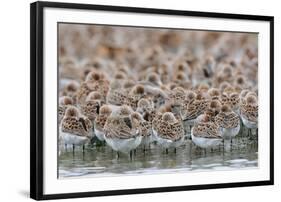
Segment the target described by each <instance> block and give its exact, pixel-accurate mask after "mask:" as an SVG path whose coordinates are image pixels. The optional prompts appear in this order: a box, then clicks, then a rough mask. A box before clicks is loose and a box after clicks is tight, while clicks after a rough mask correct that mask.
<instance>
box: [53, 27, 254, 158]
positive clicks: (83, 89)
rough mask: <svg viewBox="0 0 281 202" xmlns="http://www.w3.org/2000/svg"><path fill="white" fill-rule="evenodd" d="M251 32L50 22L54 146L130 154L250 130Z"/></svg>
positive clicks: (201, 143) (206, 143)
mask: <svg viewBox="0 0 281 202" xmlns="http://www.w3.org/2000/svg"><path fill="white" fill-rule="evenodd" d="M257 73H258V51H257V36H256V35H255V34H241V33H223V32H207V31H187V30H156V29H145V28H124V27H123V28H118V27H107V26H95V25H70V24H68V25H64V24H61V25H60V27H59V96H60V97H59V107H58V113H59V115H58V117H59V120H58V122H59V123H58V124H59V144H60V145H61V147H60V148H64V147H65V146H66V147H67V146H68V145H71V146H73V149H74V148H75V146H83V151H84V145H86V144H93V145H97V144H98V143H99V145H103V146H109V147H111V148H112V149H113V150H115V151H117V154H118V155H119V152H122V153H127V154H130V156H131V155H132V151H134V150H135V149H136V148H137V147H141V148H144V149H148V148H149V145H150V144H152V143H153V144H154V145H159V146H160V147H163V148H164V149H163V150H166V152H168V150H169V149H173V150H174V151H176V148H178V147H180V146H181V145H183V144H185V143H186V141H187V140H189V141H192V142H193V144H195V145H196V146H197V147H200V148H204V149H205V148H215V147H217V146H219V145H221V144H222V143H223V142H224V140H232V139H233V138H235V137H236V136H237V134H239V133H241V131H245V130H242V129H244V128H246V131H248V133H249V134H247V135H251V136H257V135H258V133H257V131H258V130H257V129H258V87H257V86H258V83H257V78H258V74H257Z"/></svg>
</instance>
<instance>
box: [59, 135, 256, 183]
mask: <svg viewBox="0 0 281 202" xmlns="http://www.w3.org/2000/svg"><path fill="white" fill-rule="evenodd" d="M257 166H258V147H257V141H255V140H251V139H249V138H236V139H235V140H233V142H232V145H231V146H230V143H225V144H224V145H221V146H220V147H219V148H215V149H214V150H210V149H209V150H203V149H200V148H198V147H196V146H195V145H194V144H192V143H191V142H190V140H186V143H185V145H183V146H181V147H179V148H178V149H177V150H176V151H174V150H172V149H171V150H169V151H168V153H166V151H165V150H163V149H162V148H161V147H159V146H158V145H155V144H151V146H150V149H147V150H146V151H144V150H143V148H141V147H139V148H137V150H136V152H135V154H133V157H132V159H131V158H130V157H129V155H126V154H121V155H120V156H119V157H117V153H116V152H115V151H112V149H111V148H109V147H108V146H95V145H93V146H87V147H86V148H85V152H84V153H83V150H82V148H81V147H80V148H79V147H76V148H75V150H74V151H73V149H72V148H67V149H65V148H62V150H61V154H60V156H59V177H60V178H68V177H82V176H85V177H101V176H113V175H120V174H130V175H134V174H154V173H173V172H191V171H215V170H233V169H245V168H246V169H251V168H257Z"/></svg>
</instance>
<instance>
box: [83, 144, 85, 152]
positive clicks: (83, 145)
mask: <svg viewBox="0 0 281 202" xmlns="http://www.w3.org/2000/svg"><path fill="white" fill-rule="evenodd" d="M82 151H83V153H85V145H84V144H83V146H82Z"/></svg>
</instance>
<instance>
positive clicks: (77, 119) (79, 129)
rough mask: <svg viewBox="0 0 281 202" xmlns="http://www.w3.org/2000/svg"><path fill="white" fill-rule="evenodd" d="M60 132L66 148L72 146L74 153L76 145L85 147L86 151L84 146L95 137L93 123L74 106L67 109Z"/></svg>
mask: <svg viewBox="0 0 281 202" xmlns="http://www.w3.org/2000/svg"><path fill="white" fill-rule="evenodd" d="M59 131H60V137H61V138H62V142H63V143H64V144H65V145H66V146H67V145H72V146H73V151H74V147H75V146H76V145H83V151H84V145H85V144H86V143H88V142H89V140H90V138H91V137H92V136H93V132H92V122H91V121H90V119H88V118H87V117H85V116H83V115H82V114H81V113H80V112H79V110H78V109H77V108H76V107H74V106H69V107H68V108H67V109H66V112H65V115H64V117H63V119H62V121H61V124H60V128H59Z"/></svg>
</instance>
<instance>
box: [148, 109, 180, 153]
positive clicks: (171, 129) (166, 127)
mask: <svg viewBox="0 0 281 202" xmlns="http://www.w3.org/2000/svg"><path fill="white" fill-rule="evenodd" d="M153 133H154V134H155V138H156V141H157V142H158V143H159V144H160V145H161V146H162V147H164V148H165V149H166V152H168V149H169V148H174V149H175V151H176V148H177V147H179V146H181V145H182V144H183V140H184V128H183V125H182V122H181V121H180V120H178V119H176V117H175V116H174V114H173V113H171V112H165V113H164V114H163V115H162V116H161V119H159V120H157V121H156V122H154V124H153Z"/></svg>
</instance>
